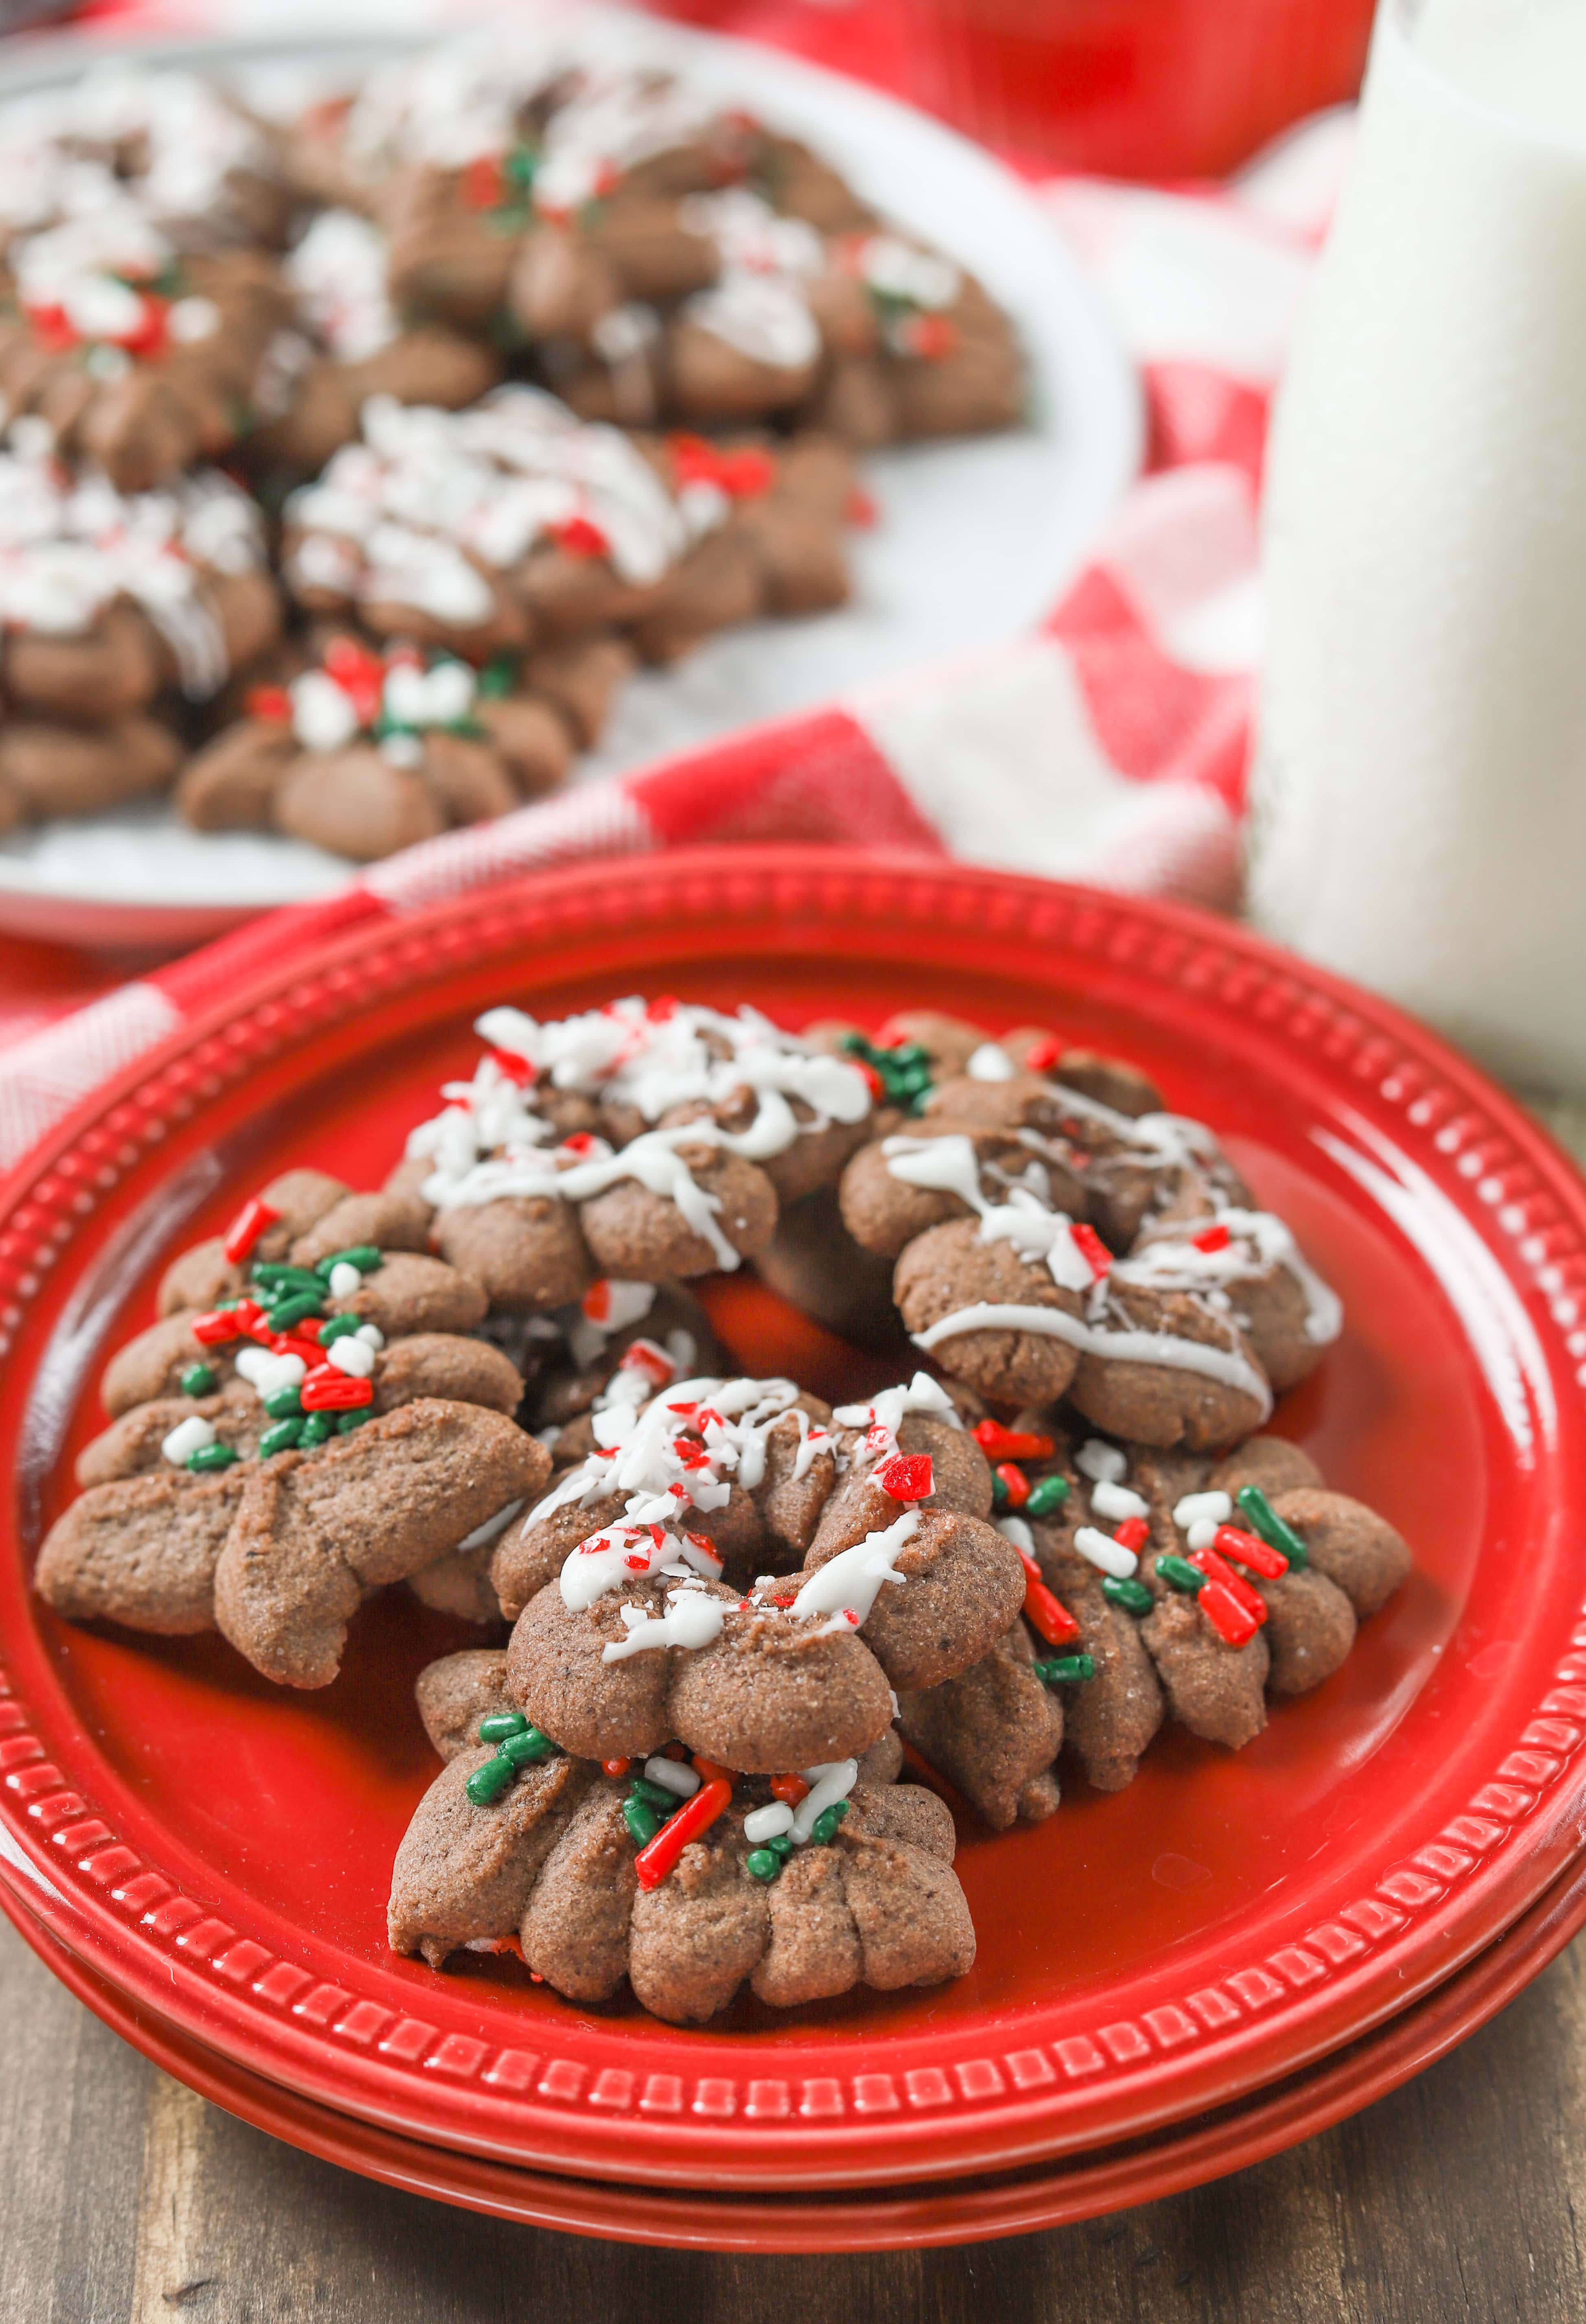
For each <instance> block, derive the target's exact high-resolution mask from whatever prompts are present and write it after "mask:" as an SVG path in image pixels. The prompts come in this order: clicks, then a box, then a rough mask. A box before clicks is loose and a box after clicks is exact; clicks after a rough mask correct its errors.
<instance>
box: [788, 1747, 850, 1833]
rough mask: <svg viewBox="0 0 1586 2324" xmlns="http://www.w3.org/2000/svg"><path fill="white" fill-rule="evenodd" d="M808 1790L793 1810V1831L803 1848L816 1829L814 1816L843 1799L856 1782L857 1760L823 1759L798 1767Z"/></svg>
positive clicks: (816, 1816)
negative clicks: (811, 1764)
mask: <svg viewBox="0 0 1586 2324" xmlns="http://www.w3.org/2000/svg"><path fill="white" fill-rule="evenodd" d="M798 1772H799V1774H800V1775H802V1776H803V1778H804V1780H805V1782H806V1783H807V1784H808V1785H809V1790H808V1792H807V1794H805V1796H804V1798H803V1799H801V1800H800V1801H799V1803H798V1806H797V1807H796V1808H795V1809H794V1811H793V1823H792V1827H791V1829H792V1833H793V1837H794V1839H795V1840H797V1841H798V1844H799V1846H800V1847H802V1846H803V1845H804V1843H805V1841H806V1840H808V1839H809V1838H810V1836H811V1835H812V1833H813V1832H814V1831H815V1827H816V1819H817V1818H818V1817H819V1816H821V1815H822V1814H824V1813H825V1810H826V1809H827V1808H832V1807H835V1806H836V1804H837V1802H838V1801H839V1800H845V1799H846V1798H847V1796H848V1794H849V1793H850V1792H851V1791H852V1790H853V1786H854V1784H856V1783H857V1782H858V1781H859V1762H858V1760H857V1759H826V1760H823V1761H822V1763H821V1764H820V1766H816V1767H801V1768H800V1769H799V1771H798Z"/></svg>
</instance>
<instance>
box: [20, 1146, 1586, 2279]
mask: <svg viewBox="0 0 1586 2324" xmlns="http://www.w3.org/2000/svg"><path fill="white" fill-rule="evenodd" d="M1538 1111H1541V1112H1543V1114H1544V1118H1545V1119H1546V1120H1547V1121H1548V1126H1549V1128H1550V1129H1551V1130H1553V1132H1554V1136H1555V1137H1557V1138H1559V1139H1561V1142H1563V1143H1564V1144H1566V1145H1568V1146H1569V1147H1570V1148H1571V1150H1572V1152H1574V1153H1575V1154H1576V1155H1577V1156H1582V1155H1586V1108H1579V1107H1576V1108H1566V1107H1562V1106H1561V1107H1555V1108H1542V1107H1539V1108H1538ZM0 2023H4V2024H5V2027H6V2029H7V2035H8V2048H7V2065H8V2069H9V2070H8V2072H7V2074H6V2077H5V2086H4V2089H3V2090H0V2324H177V2319H193V2324H648V2319H652V2318H667V2319H670V2318H673V2317H675V2318H678V2319H687V2324H788V2317H789V2315H790V2314H797V2316H798V2318H799V2319H805V2318H810V2319H827V2318H830V2319H842V2320H843V2324H847V2319H861V2318H862V2319H865V2324H916V2319H926V2324H1004V2319H1032V2324H1070V2319H1074V2324H1274V2319H1280V2324H1453V2320H1454V2319H1459V2324H1464V2319H1471V2324H1480V2319H1489V2318H1490V2319H1532V2318H1537V2319H1544V2318H1545V2319H1555V2318H1556V2319H1575V2318H1586V2255H1583V2252H1582V2246H1581V2232H1580V2231H1578V2227H1577V2222H1578V2221H1582V2220H1586V1937H1582V1938H1581V1939H1580V1940H1579V1941H1577V1942H1576V1943H1575V1944H1574V1945H1573V1946H1572V1947H1571V1948H1570V1950H1568V1951H1567V1952H1566V1953H1564V1954H1563V1957H1562V1958H1561V1959H1560V1960H1557V1961H1555V1962H1554V1965H1553V1967H1552V1968H1551V1969H1548V1970H1547V1971H1546V1972H1545V1975H1544V1976H1543V1977H1541V1978H1538V1979H1537V1981H1536V1983H1535V1985H1534V1986H1532V1987H1530V1989H1529V1990H1528V1991H1527V1992H1526V1993H1525V1994H1523V1995H1522V1996H1521V1997H1520V1998H1519V1999H1518V2000H1517V2001H1516V2002H1514V2003H1512V2004H1511V2005H1510V2006H1509V2008H1508V2009H1507V2010H1506V2011H1505V2012H1504V2013H1503V2014H1502V2015H1501V2016H1499V2017H1498V2018H1496V2019H1495V2020H1494V2021H1493V2023H1492V2024H1490V2025H1489V2026H1486V2027H1485V2028H1484V2029H1483V2030H1482V2031H1481V2032H1480V2033H1478V2034H1477V2035H1476V2036H1475V2037H1474V2038H1473V2039H1472V2040H1471V2041H1470V2042H1468V2043H1466V2044H1465V2045H1464V2047H1463V2048H1462V2049H1460V2050H1458V2051H1456V2052H1454V2054H1453V2055H1452V2057H1450V2058H1446V2059H1444V2060H1443V2061H1442V2063H1441V2064H1439V2065H1437V2066H1434V2068H1432V2070H1430V2071H1429V2072H1427V2073H1425V2074H1424V2075H1422V2076H1421V2077H1420V2079H1419V2080H1416V2081H1414V2082H1411V2083H1410V2084H1409V2085H1408V2086H1407V2087H1406V2089H1402V2090H1399V2091H1397V2092H1396V2093H1395V2094H1394V2095H1393V2096H1392V2097H1391V2098H1384V2099H1382V2100H1381V2101H1380V2102H1379V2104H1378V2105H1377V2106H1375V2107H1370V2108H1369V2109H1368V2111H1367V2112H1366V2113H1364V2114H1362V2115H1360V2116H1356V2117H1355V2119H1354V2120H1353V2121H1351V2122H1347V2123H1343V2124H1341V2125H1340V2126H1339V2127H1338V2128H1337V2129H1335V2130H1332V2131H1330V2132H1328V2133H1326V2134H1324V2135H1323V2136H1322V2137H1320V2138H1316V2139H1313V2140H1311V2141H1310V2142H1309V2143H1308V2144H1305V2145H1304V2146H1301V2147H1297V2148H1296V2149H1295V2150H1294V2151H1293V2152H1292V2153H1288V2154H1285V2155H1279V2156H1277V2157H1275V2158H1274V2159H1273V2160H1272V2161H1271V2162H1269V2163H1262V2164H1259V2166H1257V2167H1256V2168H1255V2169H1253V2170H1250V2171H1246V2172H1240V2173H1238V2174H1237V2175H1236V2176H1235V2177H1233V2178H1231V2179H1226V2180H1223V2181H1220V2182H1219V2183H1218V2184H1216V2185H1215V2186H1211V2187H1203V2188H1200V2189H1197V2190H1194V2191H1193V2192H1192V2193H1189V2194H1185V2195H1180V2196H1176V2197H1173V2198H1171V2199H1168V2200H1166V2201H1165V2202H1160V2203H1154V2204H1150V2205H1148V2206H1147V2207H1146V2208H1145V2209H1140V2210H1137V2211H1130V2212H1125V2213H1122V2214H1120V2215H1119V2216H1118V2217H1116V2218H1110V2219H1100V2220H1095V2221H1093V2222H1091V2223H1090V2224H1088V2225H1086V2226H1083V2227H1069V2228H1063V2229H1059V2230H1057V2231H1056V2232H1055V2233H1053V2234H1050V2235H1040V2236H1021V2237H1019V2238H1016V2239H1015V2240H1013V2241H1011V2242H1008V2243H1001V2244H979V2245H972V2246H967V2247H965V2248H964V2249H963V2250H960V2251H948V2252H914V2253H895V2254H886V2255H877V2256H874V2257H858V2258H852V2259H763V2260H755V2259H736V2258H724V2257H711V2256H708V2255H699V2254H691V2253H671V2252H649V2251H642V2250H635V2249H630V2248H629V2247H627V2246H622V2245H605V2244H598V2243H594V2242H590V2241H587V2240H586V2239H584V2238H582V2237H579V2236H558V2235H551V2234H545V2233H539V2232H537V2231H535V2230H533V2229H531V2228H526V2227H512V2226H509V2225H506V2224H504V2223H503V2222H501V2221H499V2220H493V2219H485V2218H475V2216H474V2215H473V2214H472V2213H469V2212H465V2211H457V2210H453V2209H448V2208H447V2207H446V2206H444V2205H440V2204H433V2203H429V2202H426V2201H424V2200H423V2199H421V2198H420V2197H417V2196H410V2195H401V2194H398V2193H395V2192H393V2191H392V2190H390V2189H388V2188H384V2187H380V2186H376V2185H374V2184H373V2183H372V2182H371V2181H366V2180H363V2179H358V2178H355V2177H353V2176H352V2175H350V2174H349V2173H347V2172H342V2171H339V2170H337V2169H336V2168H335V2166H334V2165H332V2164H329V2163H318V2162H315V2161H314V2160H312V2159H311V2158H310V2157H309V2156H307V2155H303V2154H300V2153H297V2152H296V2151H295V2150H294V2149H292V2148H290V2147H287V2146H282V2145H281V2144H278V2143H277V2142H276V2141H275V2140H273V2139H271V2138H269V2137H267V2136H265V2135H264V2134H263V2132H260V2131H255V2130H252V2129H250V2128H248V2127H247V2126H246V2125H244V2124H243V2123H240V2122H237V2121H235V2119H234V2118H233V2117H232V2116H229V2115H226V2114H224V2113H222V2112H221V2111H220V2110H219V2108H217V2107H212V2106H210V2105H208V2104H207V2102H206V2101H205V2100H204V2099H202V2098H197V2097H195V2096H194V2095H193V2093H192V2092H191V2091H189V2090H187V2089H182V2088H181V2087H180V2085H179V2084H177V2083H175V2082H172V2081H171V2080H169V2079H168V2078H167V2077H166V2076H165V2075H164V2074H161V2072H159V2071H158V2070H157V2069H155V2068H154V2067H152V2066H151V2065H148V2064H147V2063H146V2062H145V2061H143V2059H142V2058H140V2057H139V2056H138V2055H137V2054H136V2052H134V2051H133V2050H131V2049H129V2048H128V2047H127V2046H126V2044H125V2043H123V2042H121V2041H120V2040H119V2039H118V2038H117V2037H116V2036H115V2034H113V2033H109V2032H108V2031H107V2030H106V2028H105V2027H104V2026H102V2025H101V2024H98V2022H97V2019H95V2018H94V2017H92V2016H91V2015H89V2014H88V2011H87V2010H86V2009H85V2008H83V2006H81V2004H80V2003H78V2002H77V2001H75V2000H74V1999H73V1998H72V1997H71V1996H70V1995H69V1994H68V1993H67V1992H66V1991H65V1990H64V1988H63V1987H60V1985H58V1984H57V1983H56V1982H55V1980H54V1979H53V1978H51V1976H50V1975H49V1973H48V1972H47V1970H46V1969H44V1968H43V1967H42V1965H41V1963H40V1962H39V1961H38V1960H35V1958H34V1957H33V1955H32V1953H31V1952H30V1951H29V1950H27V1948H26V1947H25V1946H24V1945H23V1942H22V1941H21V1939H20V1938H19V1937H17V1936H16V1934H15V1933H14V1931H12V1930H11V1929H10V1928H9V1927H7V1926H5V1925H4V1924H0Z"/></svg>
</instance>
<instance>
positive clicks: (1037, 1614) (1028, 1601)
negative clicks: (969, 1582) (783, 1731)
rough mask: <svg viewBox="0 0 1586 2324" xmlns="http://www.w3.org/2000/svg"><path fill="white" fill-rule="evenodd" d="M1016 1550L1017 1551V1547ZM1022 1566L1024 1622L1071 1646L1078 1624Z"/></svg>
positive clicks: (1035, 1571) (1035, 1572) (1033, 1568)
mask: <svg viewBox="0 0 1586 2324" xmlns="http://www.w3.org/2000/svg"><path fill="white" fill-rule="evenodd" d="M1014 1546H1015V1547H1016V1548H1017V1547H1018V1544H1017V1543H1015V1545H1014ZM1019 1563H1020V1564H1021V1565H1022V1566H1023V1568H1024V1618H1025V1620H1026V1621H1027V1622H1028V1624H1029V1625H1030V1627H1031V1628H1032V1629H1035V1630H1038V1631H1039V1632H1040V1634H1041V1636H1042V1637H1043V1638H1045V1639H1046V1641H1047V1645H1048V1646H1068V1645H1070V1644H1071V1643H1072V1642H1073V1640H1074V1639H1075V1638H1077V1637H1078V1636H1079V1624H1078V1623H1077V1622H1076V1621H1075V1620H1074V1616H1073V1615H1072V1614H1071V1613H1070V1612H1069V1610H1068V1609H1067V1607H1066V1606H1065V1605H1064V1604H1063V1602H1062V1600H1060V1599H1057V1598H1054V1597H1053V1595H1052V1592H1051V1591H1049V1590H1048V1589H1047V1585H1046V1583H1045V1582H1043V1581H1042V1579H1041V1569H1040V1567H1039V1566H1038V1565H1037V1563H1036V1562H1035V1559H1034V1558H1033V1557H1032V1556H1031V1555H1030V1554H1029V1552H1028V1549H1021V1550H1019ZM773 1788H774V1787H773Z"/></svg>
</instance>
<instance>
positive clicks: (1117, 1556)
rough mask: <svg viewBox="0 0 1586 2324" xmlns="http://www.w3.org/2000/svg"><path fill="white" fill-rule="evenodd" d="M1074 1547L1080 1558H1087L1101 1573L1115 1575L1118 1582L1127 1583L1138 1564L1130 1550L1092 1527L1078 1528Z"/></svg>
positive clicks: (1107, 1534) (1109, 1535) (1108, 1534)
mask: <svg viewBox="0 0 1586 2324" xmlns="http://www.w3.org/2000/svg"><path fill="white" fill-rule="evenodd" d="M1074 1547H1075V1549H1077V1550H1078V1552H1079V1554H1080V1555H1081V1556H1082V1557H1083V1558H1088V1559H1089V1560H1090V1563H1092V1564H1093V1565H1094V1566H1099V1567H1100V1569H1101V1571H1102V1572H1103V1573H1111V1574H1113V1575H1115V1576H1116V1578H1117V1579H1118V1580H1119V1581H1120V1582H1127V1581H1129V1580H1130V1577H1131V1576H1132V1574H1133V1573H1134V1572H1135V1569H1136V1567H1137V1566H1138V1565H1139V1558H1138V1557H1137V1556H1136V1555H1135V1554H1134V1552H1133V1550H1132V1549H1125V1548H1124V1546H1123V1545H1122V1543H1121V1542H1117V1541H1114V1540H1113V1538H1112V1536H1111V1534H1110V1533H1098V1532H1097V1530H1096V1528H1095V1526H1079V1528H1078V1529H1077V1531H1076V1532H1075V1534H1074Z"/></svg>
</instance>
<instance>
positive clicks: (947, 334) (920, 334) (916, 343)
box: [902, 315, 958, 363]
mask: <svg viewBox="0 0 1586 2324" xmlns="http://www.w3.org/2000/svg"><path fill="white" fill-rule="evenodd" d="M902 336H903V338H904V341H905V344H906V345H907V346H908V352H909V354H910V355H918V356H920V357H921V358H922V359H923V361H925V362H926V363H940V362H941V361H942V359H943V357H944V356H945V355H954V354H956V353H957V349H958V326H957V324H956V323H955V322H954V321H953V319H952V318H951V317H950V316H947V315H912V316H910V318H909V319H908V322H907V323H906V324H905V325H904V327H903V334H902Z"/></svg>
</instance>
